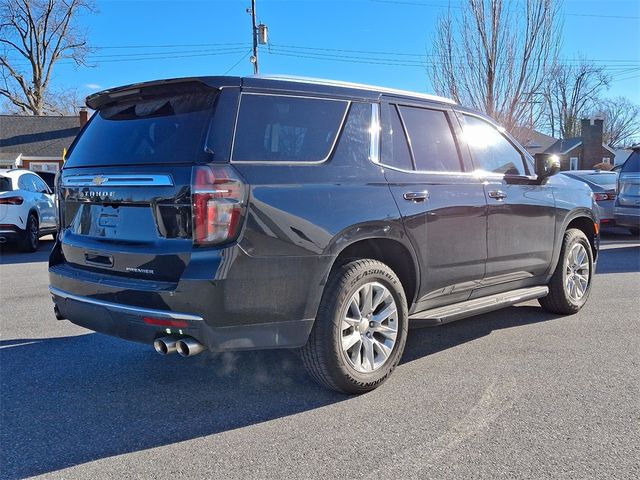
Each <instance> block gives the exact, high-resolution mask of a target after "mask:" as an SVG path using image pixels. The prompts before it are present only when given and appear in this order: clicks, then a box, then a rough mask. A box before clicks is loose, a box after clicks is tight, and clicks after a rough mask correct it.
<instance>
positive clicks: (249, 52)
mask: <svg viewBox="0 0 640 480" xmlns="http://www.w3.org/2000/svg"><path fill="white" fill-rule="evenodd" d="M252 51H253V50H249V51H247V53H245V54H244V55H243V56H242V57H240V59H239V60H238V61H237V62H236V63H234V64H233V65H231V66H230V67H229V68H228V69H227V70H226V71H225V72H224V73H223V74H222V76H225V75H227V74H228V73H229V72H231V70H233V69H234V68H236V67H237V66H238V65H240V62H242V61H243V60H244V59H245V58H247V57H248V56H249V55H251V52H252Z"/></svg>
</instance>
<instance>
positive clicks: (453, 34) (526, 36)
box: [429, 0, 560, 129]
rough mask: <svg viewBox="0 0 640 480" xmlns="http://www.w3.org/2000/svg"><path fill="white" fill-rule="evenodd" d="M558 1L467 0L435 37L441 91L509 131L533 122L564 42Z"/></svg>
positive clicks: (435, 72) (435, 74) (435, 75)
mask: <svg viewBox="0 0 640 480" xmlns="http://www.w3.org/2000/svg"><path fill="white" fill-rule="evenodd" d="M558 8H559V2H558V1H557V0H525V1H524V3H522V2H515V1H514V2H511V1H509V0H466V1H465V2H463V8H462V11H461V14H460V15H459V16H456V17H454V16H453V14H452V13H451V11H448V12H447V13H446V14H445V15H444V16H442V17H441V18H440V19H439V21H438V28H437V33H436V35H435V37H434V39H433V47H432V54H433V57H434V58H433V66H432V68H431V69H430V71H429V73H430V78H431V81H432V84H433V86H434V88H435V90H436V92H437V93H438V94H440V95H445V96H450V97H451V98H453V99H454V100H456V101H457V102H459V103H463V104H466V105H469V106H471V107H474V108H476V109H479V110H481V111H484V112H485V113H487V114H488V115H491V116H492V117H494V118H496V119H497V120H499V121H500V122H501V123H502V124H503V125H504V126H505V127H506V128H507V129H513V127H515V126H518V125H522V124H524V123H526V120H530V118H529V116H530V115H531V112H532V109H531V106H530V102H531V101H532V100H533V98H534V97H535V96H536V95H538V94H539V93H541V92H542V86H543V81H544V79H545V75H546V74H547V72H548V71H549V70H550V68H551V66H552V65H553V64H554V62H555V59H556V58H557V53H558V46H559V43H560V33H559V32H560V25H559V22H558V18H559V16H558Z"/></svg>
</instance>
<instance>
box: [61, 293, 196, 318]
mask: <svg viewBox="0 0 640 480" xmlns="http://www.w3.org/2000/svg"><path fill="white" fill-rule="evenodd" d="M49 291H50V292H51V294H52V295H55V296H56V297H60V298H64V299H69V300H74V301H76V302H81V303H88V304H91V305H96V306H99V307H104V308H108V309H109V310H113V311H116V312H122V313H128V314H133V315H140V316H152V317H161V318H170V319H173V320H188V321H191V322H201V321H203V319H202V317H200V316H198V315H191V314H189V313H177V312H169V311H166V310H155V309H152V308H142V307H132V306H129V305H122V304H120V303H112V302H106V301H104V300H96V299H93V298H88V297H81V296H79V295H74V294H72V293H69V292H65V291H64V290H60V289H59V288H55V287H49Z"/></svg>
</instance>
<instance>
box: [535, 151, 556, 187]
mask: <svg viewBox="0 0 640 480" xmlns="http://www.w3.org/2000/svg"><path fill="white" fill-rule="evenodd" d="M534 158H535V160H536V175H537V176H538V183H540V184H543V183H545V182H546V181H547V179H548V178H549V177H551V176H553V175H555V174H556V173H558V172H559V171H560V158H559V157H558V156H557V155H552V154H548V153H536V154H535V156H534Z"/></svg>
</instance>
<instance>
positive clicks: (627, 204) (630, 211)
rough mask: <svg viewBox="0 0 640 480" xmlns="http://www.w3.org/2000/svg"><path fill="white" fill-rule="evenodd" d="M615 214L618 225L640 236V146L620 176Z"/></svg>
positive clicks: (636, 148) (625, 164) (634, 150)
mask: <svg viewBox="0 0 640 480" xmlns="http://www.w3.org/2000/svg"><path fill="white" fill-rule="evenodd" d="M614 213H615V220H616V224H618V225H620V226H622V227H626V228H628V229H629V231H630V232H631V233H632V234H633V235H640V146H636V147H635V148H634V149H633V153H632V154H631V155H629V158H627V160H626V161H625V162H624V164H623V165H622V169H621V170H620V174H619V175H618V198H617V199H616V202H615V210H614Z"/></svg>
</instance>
